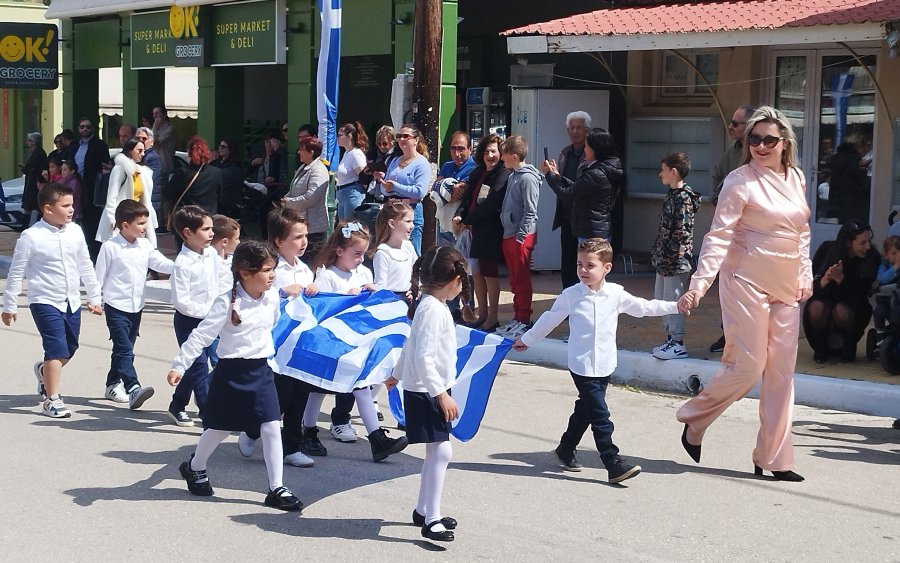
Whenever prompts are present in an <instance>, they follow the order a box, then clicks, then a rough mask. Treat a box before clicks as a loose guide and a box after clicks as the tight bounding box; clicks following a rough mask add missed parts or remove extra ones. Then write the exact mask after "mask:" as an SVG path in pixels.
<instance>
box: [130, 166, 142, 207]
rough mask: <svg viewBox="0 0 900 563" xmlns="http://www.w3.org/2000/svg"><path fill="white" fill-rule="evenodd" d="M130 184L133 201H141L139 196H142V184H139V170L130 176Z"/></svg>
mask: <svg viewBox="0 0 900 563" xmlns="http://www.w3.org/2000/svg"><path fill="white" fill-rule="evenodd" d="M131 183H132V185H133V186H134V195H133V196H132V197H133V198H134V201H141V196H142V195H144V184H143V183H142V182H141V172H140V170H139V171H137V172H135V173H134V174H133V175H132V176H131Z"/></svg>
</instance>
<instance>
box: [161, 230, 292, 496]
mask: <svg viewBox="0 0 900 563" xmlns="http://www.w3.org/2000/svg"><path fill="white" fill-rule="evenodd" d="M275 259H276V256H275V252H274V251H273V250H272V248H271V247H270V246H269V245H268V244H266V243H263V242H258V241H248V242H243V243H241V244H240V245H239V246H238V247H237V249H236V250H235V251H234V259H233V261H232V272H233V273H234V285H233V287H232V290H231V292H230V293H225V294H223V295H221V296H219V297H217V298H216V299H215V301H214V302H213V306H212V309H210V311H209V314H208V315H207V316H206V318H205V319H204V320H203V322H201V323H200V325H199V326H198V327H197V328H196V329H194V331H193V332H191V335H190V337H189V338H188V339H187V340H186V341H185V343H184V344H183V345H182V346H181V350H180V351H179V353H178V356H176V357H175V360H174V361H173V362H172V370H171V371H170V372H169V375H168V381H169V385H173V386H174V385H177V384H178V381H179V380H180V379H181V376H182V374H184V371H185V370H186V369H187V368H188V366H190V365H191V364H192V363H193V361H194V359H195V358H197V356H199V355H200V353H201V352H202V351H203V349H204V348H206V347H207V346H209V345H210V344H211V343H212V341H213V340H214V339H215V338H216V335H218V336H219V338H220V341H219V349H218V353H219V363H218V364H217V365H216V369H215V377H214V378H212V382H211V383H210V385H209V397H208V399H207V406H206V412H205V414H204V417H203V426H204V430H203V434H201V435H200V440H199V442H198V443H197V449H196V451H195V452H194V455H192V456H191V459H190V460H188V461H185V462H184V463H182V464H181V466H180V467H179V468H178V469H179V471H180V472H181V476H182V477H183V478H184V480H185V481H187V486H188V490H189V491H190V492H191V493H192V494H194V495H198V496H212V494H213V489H212V485H210V483H209V477H208V476H207V474H206V462H207V460H209V456H210V455H212V453H213V452H214V451H215V449H216V448H217V447H218V446H219V444H220V443H221V442H222V440H224V439H225V438H226V437H227V436H228V435H229V434H230V433H231V432H239V431H243V432H252V433H255V434H257V433H258V434H259V435H260V436H261V438H262V442H263V457H264V458H265V460H266V472H267V473H268V477H269V493H268V495H267V496H266V500H265V504H266V506H271V507H273V508H278V509H281V510H301V509H302V508H303V504H302V503H301V502H300V500H299V499H298V498H297V497H295V496H294V494H293V493H292V492H291V491H290V490H289V489H288V488H287V487H285V486H284V483H283V482H282V474H283V471H284V465H283V460H282V457H283V456H282V453H283V450H282V447H281V422H280V421H281V411H280V409H279V405H278V394H277V392H276V389H275V380H274V377H273V374H272V369H271V368H270V367H269V364H268V358H269V357H271V356H272V355H274V354H275V344H274V342H273V341H272V327H274V326H275V322H276V321H277V320H278V315H279V314H280V309H279V299H278V292H277V291H276V290H275V289H273V288H272V282H273V281H274V279H275Z"/></svg>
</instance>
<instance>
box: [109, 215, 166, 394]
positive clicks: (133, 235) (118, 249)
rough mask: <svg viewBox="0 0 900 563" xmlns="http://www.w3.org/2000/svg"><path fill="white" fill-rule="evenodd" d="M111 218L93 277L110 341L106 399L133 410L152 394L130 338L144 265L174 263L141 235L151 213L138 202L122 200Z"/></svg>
mask: <svg viewBox="0 0 900 563" xmlns="http://www.w3.org/2000/svg"><path fill="white" fill-rule="evenodd" d="M115 217H116V229H118V230H119V231H118V233H117V234H116V235H115V236H113V238H111V239H109V240H108V241H106V242H104V243H103V246H102V247H100V254H99V256H98V257H97V279H98V280H99V281H100V286H101V287H102V288H103V304H104V308H105V309H106V326H107V328H108V329H109V339H110V340H111V341H112V346H113V349H112V356H111V358H110V366H109V374H108V375H107V376H106V398H107V399H109V400H111V401H114V402H116V403H128V408H130V409H131V410H137V409H139V408H140V407H141V405H143V404H144V403H145V402H146V401H147V399H149V398H150V397H152V396H153V387H142V386H141V384H140V383H139V382H138V377H137V372H136V371H135V369H134V343H135V342H136V341H137V337H138V333H139V331H140V328H141V312H142V311H143V310H144V282H145V280H146V279H147V270H148V268H149V269H152V270H154V271H157V272H162V273H164V274H171V273H172V269H173V268H174V264H173V263H172V261H171V260H169V259H168V258H166V257H165V256H163V255H162V253H161V252H160V251H158V250H156V249H155V248H153V245H152V244H151V243H150V241H149V240H148V239H147V238H146V237H145V236H144V235H145V234H146V232H147V221H148V219H149V217H150V212H149V211H148V210H147V208H146V207H144V205H143V204H142V203H140V202H138V201H135V200H133V199H123V200H122V201H121V202H119V205H118V206H117V207H116V215H115Z"/></svg>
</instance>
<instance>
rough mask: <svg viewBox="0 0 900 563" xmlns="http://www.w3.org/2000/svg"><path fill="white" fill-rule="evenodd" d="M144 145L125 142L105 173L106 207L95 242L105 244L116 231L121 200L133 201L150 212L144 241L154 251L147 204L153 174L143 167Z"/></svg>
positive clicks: (153, 229) (153, 230) (152, 216)
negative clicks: (107, 177) (111, 166)
mask: <svg viewBox="0 0 900 563" xmlns="http://www.w3.org/2000/svg"><path fill="white" fill-rule="evenodd" d="M145 150H146V149H145V148H144V143H143V142H141V141H140V140H138V139H137V138H136V137H132V138H130V139H128V140H127V141H125V145H124V146H123V147H122V152H120V153H119V154H117V155H116V156H115V158H114V159H113V162H114V163H115V165H114V166H113V168H112V171H111V172H110V173H109V188H108V190H107V193H106V205H105V206H104V207H103V216H102V217H101V218H100V226H99V227H98V228H97V237H96V240H97V241H99V242H105V241H107V240H109V239H111V238H112V236H113V235H114V234H115V231H116V208H117V207H118V206H119V203H120V202H121V201H122V200H123V199H133V200H135V201H137V202H140V203H142V204H144V207H146V208H147V210H148V211H149V212H150V216H149V218H148V220H147V235H146V236H147V239H148V240H149V241H150V244H151V245H153V248H156V228H157V227H158V226H159V225H158V224H157V222H156V212H155V211H154V210H153V203H151V201H150V197H151V194H153V171H152V170H150V169H149V168H148V167H147V166H144V164H143V160H144V152H145Z"/></svg>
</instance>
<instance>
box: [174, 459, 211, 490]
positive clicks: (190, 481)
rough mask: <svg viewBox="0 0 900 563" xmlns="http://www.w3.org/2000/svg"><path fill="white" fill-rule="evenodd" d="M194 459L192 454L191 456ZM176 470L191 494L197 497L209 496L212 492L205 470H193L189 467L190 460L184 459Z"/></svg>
mask: <svg viewBox="0 0 900 563" xmlns="http://www.w3.org/2000/svg"><path fill="white" fill-rule="evenodd" d="M191 459H194V456H193V455H192V456H191ZM178 471H179V472H180V473H181V476H182V477H184V480H185V481H187V486H188V490H189V491H190V492H191V494H192V495H197V496H198V497H211V496H212V494H213V488H212V485H210V484H209V477H207V476H206V470H205V469H204V470H202V471H194V470H193V469H191V461H190V460H188V461H185V462H183V463H182V464H181V465H180V466H178Z"/></svg>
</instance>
